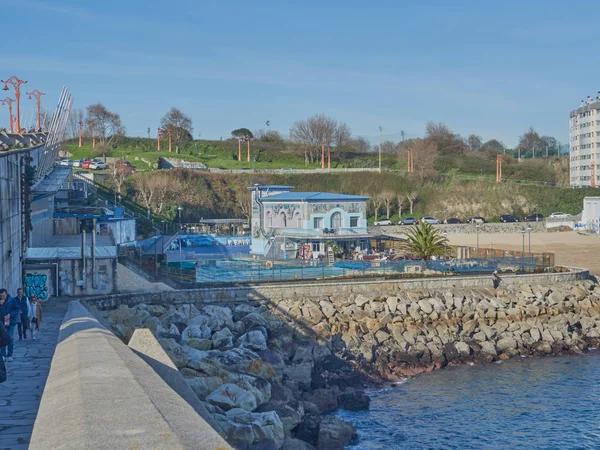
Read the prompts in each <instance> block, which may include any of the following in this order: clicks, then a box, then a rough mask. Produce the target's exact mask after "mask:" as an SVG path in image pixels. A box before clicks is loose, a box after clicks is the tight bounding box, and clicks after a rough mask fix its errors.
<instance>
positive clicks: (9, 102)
mask: <svg viewBox="0 0 600 450" xmlns="http://www.w3.org/2000/svg"><path fill="white" fill-rule="evenodd" d="M13 102H14V100H13V99H12V98H8V97H6V98H5V99H4V100H2V101H1V103H2V104H3V105H8V120H9V125H8V129H9V131H10V132H11V133H13V113H12V104H13Z"/></svg>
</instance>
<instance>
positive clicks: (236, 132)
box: [231, 128, 254, 139]
mask: <svg viewBox="0 0 600 450" xmlns="http://www.w3.org/2000/svg"><path fill="white" fill-rule="evenodd" d="M231 136H232V137H234V138H236V139H237V138H238V137H240V136H242V137H243V136H249V137H250V139H254V135H253V134H252V131H250V130H249V129H248V128H238V129H237V130H233V131H232V132H231Z"/></svg>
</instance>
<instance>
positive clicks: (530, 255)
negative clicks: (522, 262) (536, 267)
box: [527, 225, 533, 261]
mask: <svg viewBox="0 0 600 450" xmlns="http://www.w3.org/2000/svg"><path fill="white" fill-rule="evenodd" d="M532 230H533V228H532V227H531V225H527V233H529V236H528V237H529V243H528V244H529V245H528V247H529V250H528V253H529V258H530V259H531V261H533V255H532V254H531V231H532Z"/></svg>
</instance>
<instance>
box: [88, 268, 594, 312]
mask: <svg viewBox="0 0 600 450" xmlns="http://www.w3.org/2000/svg"><path fill="white" fill-rule="evenodd" d="M588 278H589V270H587V269H577V268H571V269H570V270H569V271H565V272H559V273H539V274H525V275H514V274H511V275H502V283H503V284H511V285H512V284H534V285H536V284H540V285H548V284H556V283H570V282H573V281H577V280H582V279H588ZM490 287H492V279H491V276H489V275H485V276H472V277H457V276H449V277H435V278H433V277H432V278H414V279H408V280H407V279H404V280H352V281H349V280H332V281H316V282H298V283H273V284H262V285H245V286H223V287H216V288H198V289H183V290H175V291H164V292H138V293H128V294H114V295H107V296H103V297H97V298H88V299H85V303H87V304H89V305H94V306H96V307H98V308H99V309H112V308H116V307H118V306H119V305H121V304H124V305H128V306H129V307H132V306H134V305H136V304H138V303H146V304H184V303H194V304H198V305H199V304H204V303H227V302H241V301H260V300H262V299H265V300H282V299H285V298H290V297H294V296H306V297H310V298H314V297H321V296H323V297H325V296H331V295H350V294H373V293H374V292H375V293H379V294H389V293H394V292H398V291H405V290H440V289H451V288H490Z"/></svg>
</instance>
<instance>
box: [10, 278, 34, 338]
mask: <svg viewBox="0 0 600 450" xmlns="http://www.w3.org/2000/svg"><path fill="white" fill-rule="evenodd" d="M14 299H15V300H16V302H17V304H18V305H19V308H20V309H21V320H20V321H19V322H18V323H17V328H18V330H19V340H21V339H27V330H28V329H29V316H30V315H31V306H30V304H29V299H28V298H27V296H25V295H23V289H21V288H19V289H17V296H16V297H14Z"/></svg>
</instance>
